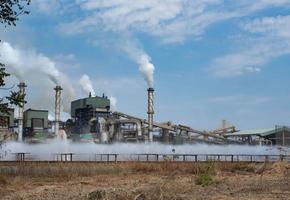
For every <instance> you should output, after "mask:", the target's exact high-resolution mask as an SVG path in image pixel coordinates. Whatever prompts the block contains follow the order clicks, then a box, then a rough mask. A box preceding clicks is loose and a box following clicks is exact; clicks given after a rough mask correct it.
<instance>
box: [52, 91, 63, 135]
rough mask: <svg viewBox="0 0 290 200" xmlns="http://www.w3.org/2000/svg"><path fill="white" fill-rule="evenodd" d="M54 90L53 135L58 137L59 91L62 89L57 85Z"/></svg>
mask: <svg viewBox="0 0 290 200" xmlns="http://www.w3.org/2000/svg"><path fill="white" fill-rule="evenodd" d="M54 90H55V118H54V119H55V125H54V133H55V135H56V136H58V135H59V134H58V132H59V122H60V100H61V91H62V88H61V87H60V86H59V85H58V86H56V87H55V88H54Z"/></svg>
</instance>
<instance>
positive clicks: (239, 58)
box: [209, 16, 290, 77]
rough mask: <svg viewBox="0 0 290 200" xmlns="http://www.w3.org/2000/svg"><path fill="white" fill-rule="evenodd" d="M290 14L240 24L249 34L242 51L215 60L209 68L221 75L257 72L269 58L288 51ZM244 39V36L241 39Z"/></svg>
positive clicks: (289, 46) (289, 45) (213, 72)
mask: <svg viewBox="0 0 290 200" xmlns="http://www.w3.org/2000/svg"><path fill="white" fill-rule="evenodd" d="M289 27H290V16H277V17H264V18H261V19H255V20H253V21H251V22H247V23H243V24H242V25H241V28H242V30H244V31H245V32H246V33H248V34H250V37H251V40H250V41H251V42H250V43H247V42H245V44H243V45H244V47H243V50H241V51H240V52H237V53H232V54H228V55H225V56H222V57H219V58H217V59H215V60H214V62H213V63H212V65H211V67H210V69H209V71H210V72H211V73H212V74H214V75H216V76H221V77H234V76H239V75H244V74H247V73H254V72H260V71H261V69H262V68H263V67H264V66H265V65H266V64H267V63H269V62H270V61H271V60H272V59H275V58H278V57H279V56H282V55H286V54H290V28H289ZM243 39H245V40H246V37H245V38H243Z"/></svg>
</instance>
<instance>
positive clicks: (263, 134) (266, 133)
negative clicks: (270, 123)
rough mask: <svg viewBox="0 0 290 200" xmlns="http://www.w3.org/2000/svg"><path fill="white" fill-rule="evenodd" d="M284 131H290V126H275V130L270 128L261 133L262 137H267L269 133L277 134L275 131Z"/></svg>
mask: <svg viewBox="0 0 290 200" xmlns="http://www.w3.org/2000/svg"><path fill="white" fill-rule="evenodd" d="M282 131H287V132H290V128H288V127H286V126H284V127H279V128H275V129H273V130H270V131H266V132H264V133H262V134H261V136H262V137H265V136H268V135H272V134H275V133H279V132H282Z"/></svg>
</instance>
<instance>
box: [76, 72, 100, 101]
mask: <svg viewBox="0 0 290 200" xmlns="http://www.w3.org/2000/svg"><path fill="white" fill-rule="evenodd" d="M79 83H80V85H81V86H82V89H83V91H84V92H85V93H91V95H92V96H96V93H95V90H94V88H93V84H92V81H91V79H90V77H89V76H88V75H86V74H84V75H83V76H82V77H81V79H80V81H79Z"/></svg>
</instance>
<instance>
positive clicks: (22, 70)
mask: <svg viewBox="0 0 290 200" xmlns="http://www.w3.org/2000/svg"><path fill="white" fill-rule="evenodd" d="M0 62H2V63H4V64H5V65H6V68H7V71H8V72H9V73H11V74H12V75H14V76H15V77H16V78H17V79H18V80H19V81H25V82H26V83H27V85H28V86H29V87H28V88H27V90H28V91H30V92H31V95H32V96H33V98H31V97H29V98H30V99H29V101H28V105H27V107H28V106H31V107H32V108H37V109H49V111H51V112H53V110H54V91H53V87H54V86H55V85H61V86H62V87H63V88H64V90H63V93H62V96H63V98H62V99H63V100H62V102H63V105H64V106H63V107H62V109H63V111H64V112H67V113H69V112H70V106H69V105H70V101H71V100H72V99H73V97H74V95H75V91H74V89H73V87H72V85H71V82H70V80H69V79H68V78H67V76H65V75H64V74H63V73H61V72H60V71H59V70H58V69H57V68H56V64H55V62H54V61H53V60H51V59H50V58H48V57H47V56H45V55H43V54H41V53H38V52H36V51H33V50H27V49H20V48H16V47H13V46H12V45H11V44H10V43H8V42H4V41H3V42H1V43H0ZM45 78H47V79H48V80H50V81H45ZM47 91H51V93H50V92H47Z"/></svg>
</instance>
